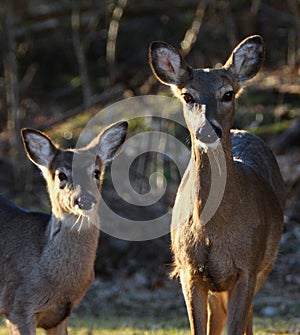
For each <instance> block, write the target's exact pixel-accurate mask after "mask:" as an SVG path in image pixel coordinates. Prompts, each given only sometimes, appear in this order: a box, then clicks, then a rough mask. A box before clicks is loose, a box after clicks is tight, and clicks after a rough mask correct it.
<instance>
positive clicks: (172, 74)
mask: <svg viewBox="0 0 300 335" xmlns="http://www.w3.org/2000/svg"><path fill="white" fill-rule="evenodd" d="M149 63H150V66H151V69H152V71H153V73H154V75H155V76H156V78H157V79H158V80H159V81H161V82H162V83H163V84H167V85H176V86H180V85H182V84H183V83H184V82H185V81H186V80H187V79H188V77H189V67H188V65H186V64H185V63H184V61H183V60H182V57H181V55H180V54H179V52H178V51H177V50H176V49H175V48H174V47H173V46H172V45H169V44H167V43H165V42H152V43H151V44H150V48H149Z"/></svg>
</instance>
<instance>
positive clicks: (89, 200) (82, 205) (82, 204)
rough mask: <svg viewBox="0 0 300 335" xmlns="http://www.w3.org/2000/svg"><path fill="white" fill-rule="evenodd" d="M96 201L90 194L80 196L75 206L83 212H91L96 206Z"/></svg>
mask: <svg viewBox="0 0 300 335" xmlns="http://www.w3.org/2000/svg"><path fill="white" fill-rule="evenodd" d="M96 202H97V201H96V199H95V198H94V197H93V196H92V195H90V194H83V195H80V196H79V197H77V198H76V199H75V206H78V207H79V209H81V210H85V211H88V210H91V209H93V208H94V206H95V205H96Z"/></svg>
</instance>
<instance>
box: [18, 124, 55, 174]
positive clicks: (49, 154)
mask: <svg viewBox="0 0 300 335" xmlns="http://www.w3.org/2000/svg"><path fill="white" fill-rule="evenodd" d="M21 135H22V140H23V143H24V147H25V150H26V153H27V156H28V157H29V158H30V160H31V161H32V162H33V163H34V164H36V165H38V166H39V167H40V168H41V167H49V165H50V164H51V162H52V160H53V158H54V156H55V155H56V153H57V148H56V147H55V145H54V144H53V143H52V141H51V140H50V138H49V137H48V136H46V135H45V134H43V133H42V132H40V131H38V130H34V129H27V128H24V129H22V130H21Z"/></svg>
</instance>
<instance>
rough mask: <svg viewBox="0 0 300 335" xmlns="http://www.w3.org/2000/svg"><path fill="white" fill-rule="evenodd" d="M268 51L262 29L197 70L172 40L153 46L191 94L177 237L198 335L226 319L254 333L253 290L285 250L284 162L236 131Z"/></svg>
mask: <svg viewBox="0 0 300 335" xmlns="http://www.w3.org/2000/svg"><path fill="white" fill-rule="evenodd" d="M263 58H264V46H263V40H262V38H261V37H260V36H257V35H256V36H251V37H249V38H247V39H245V40H244V41H242V42H241V43H240V44H239V45H238V46H237V47H236V48H235V49H234V50H233V52H232V54H231V56H230V57H229V59H228V60H227V62H226V63H225V65H224V66H223V67H222V68H219V69H193V68H191V67H190V66H189V65H187V64H186V63H185V62H184V61H183V59H182V57H181V55H180V54H179V53H178V51H177V50H176V49H175V48H174V47H172V46H170V45H169V44H166V43H164V42H153V43H152V44H151V46H150V65H151V67H152V70H153V72H154V74H155V76H156V77H157V78H158V80H160V81H161V82H162V83H164V84H167V85H169V86H171V88H172V90H173V92H174V94H175V95H176V96H177V97H178V98H179V99H180V100H181V101H182V103H183V110H184V117H185V121H186V124H187V126H188V129H189V131H190V135H191V143H192V148H191V159H190V162H189V165H188V167H187V170H186V172H185V174H184V176H183V178H182V181H181V184H180V187H179V190H178V193H177V196H176V201H175V205H174V209H173V217H172V232H171V240H172V250H173V253H174V262H175V271H174V272H175V274H177V275H178V276H179V277H180V281H181V285H182V290H183V294H184V298H185V302H186V306H187V311H188V316H189V320H190V326H191V332H192V334H197V335H205V334H216V335H217V334H221V332H222V329H223V327H224V325H225V322H226V320H227V331H228V334H230V335H242V334H244V333H246V334H248V335H250V334H252V314H253V297H254V295H255V294H256V292H257V291H258V290H259V289H260V287H261V286H262V284H263V282H264V281H265V279H266V278H267V276H268V274H269V272H270V271H271V269H272V266H273V263H274V259H275V257H276V253H277V249H278V245H279V241H280V236H281V233H282V227H283V207H284V197H285V196H284V194H285V190H284V184H283V181H282V177H281V174H280V171H279V168H278V165H277V163H276V160H275V158H274V156H273V154H272V152H271V151H270V149H268V148H267V146H266V145H265V144H264V142H263V141H262V140H261V139H260V138H258V137H256V136H254V135H251V134H249V133H248V132H245V131H238V130H235V131H232V130H231V128H232V127H233V121H234V105H235V99H236V97H237V96H238V94H239V92H240V89H241V84H242V83H243V82H245V81H247V80H249V79H251V78H252V77H254V76H255V75H256V73H257V72H258V71H259V69H260V68H261V66H262V62H263ZM220 152H222V154H223V157H224V160H225V166H226V169H223V170H222V169H221V171H219V174H220V176H221V177H222V175H223V177H224V178H226V185H225V186H224V194H223V197H222V198H221V200H220V204H219V206H218V208H217V209H216V211H215V213H214V215H211V217H210V219H209V220H204V219H203V217H202V216H201V214H202V212H203V211H204V210H205V206H206V205H207V206H209V205H210V204H209V203H207V200H208V197H209V193H210V191H211V190H210V188H211V184H212V183H213V180H211V175H212V170H213V165H218V169H220V168H222V166H223V165H224V164H223V165H222V164H220V161H221V160H222V157H221V156H222V155H221V154H220ZM210 153H213V154H212V155H209V154H210ZM224 174H225V175H224ZM221 179H222V178H220V180H221ZM220 191H221V190H220Z"/></svg>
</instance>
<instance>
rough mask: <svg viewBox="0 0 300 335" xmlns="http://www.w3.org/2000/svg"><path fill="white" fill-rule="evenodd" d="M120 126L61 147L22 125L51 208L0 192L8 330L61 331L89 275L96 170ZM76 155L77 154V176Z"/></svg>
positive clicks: (1, 280)
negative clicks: (20, 203) (31, 206)
mask: <svg viewBox="0 0 300 335" xmlns="http://www.w3.org/2000/svg"><path fill="white" fill-rule="evenodd" d="M126 130H127V123H125V122H120V123H117V124H115V125H113V126H111V127H109V128H107V129H105V130H104V131H103V132H102V133H101V134H100V136H98V137H97V138H96V139H95V140H94V142H93V143H92V144H91V145H89V146H87V147H85V148H82V149H81V150H71V149H70V150H64V149H60V148H59V147H57V146H55V145H54V144H53V143H52V141H51V140H50V139H49V138H48V137H47V136H46V135H45V134H43V133H41V132H38V131H35V130H29V129H24V130H23V131H22V137H23V141H24V145H25V149H26V152H27V154H28V157H29V158H30V159H31V160H32V161H33V163H34V164H36V165H37V166H38V167H39V168H40V169H41V170H42V172H43V175H44V177H45V179H46V181H47V186H48V193H49V196H50V200H51V205H52V214H46V213H41V212H29V211H25V210H23V209H21V208H19V207H17V206H16V205H14V204H13V203H11V202H9V201H8V200H6V199H4V198H3V197H0V264H1V265H0V314H2V315H3V316H4V317H5V318H6V320H7V322H6V323H7V326H8V328H9V331H10V334H11V335H34V334H35V333H36V327H41V328H44V329H45V330H46V333H47V334H48V335H52V334H53V335H54V334H55V335H58V334H59V335H65V334H67V325H66V319H67V317H68V316H69V315H70V313H71V311H72V309H73V307H74V306H75V305H76V304H77V303H78V302H79V301H80V300H81V299H82V297H83V296H84V294H85V292H86V291H87V289H88V288H89V286H90V285H91V284H92V282H93V279H94V270H93V268H94V260H95V255H96V249H97V245H98V238H99V227H98V213H97V209H98V202H99V191H100V190H101V180H100V175H101V174H102V173H103V171H104V167H105V163H106V162H107V161H109V160H111V159H112V157H113V156H114V154H115V152H116V150H117V149H118V148H119V146H120V145H121V144H122V143H123V141H124V139H125V136H126ZM75 155H77V156H78V157H79V159H81V164H80V167H79V168H80V178H77V180H76V182H75V181H74V175H73V174H72V172H73V171H72V164H73V163H72V162H73V158H74V156H75ZM60 173H63V174H60Z"/></svg>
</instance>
